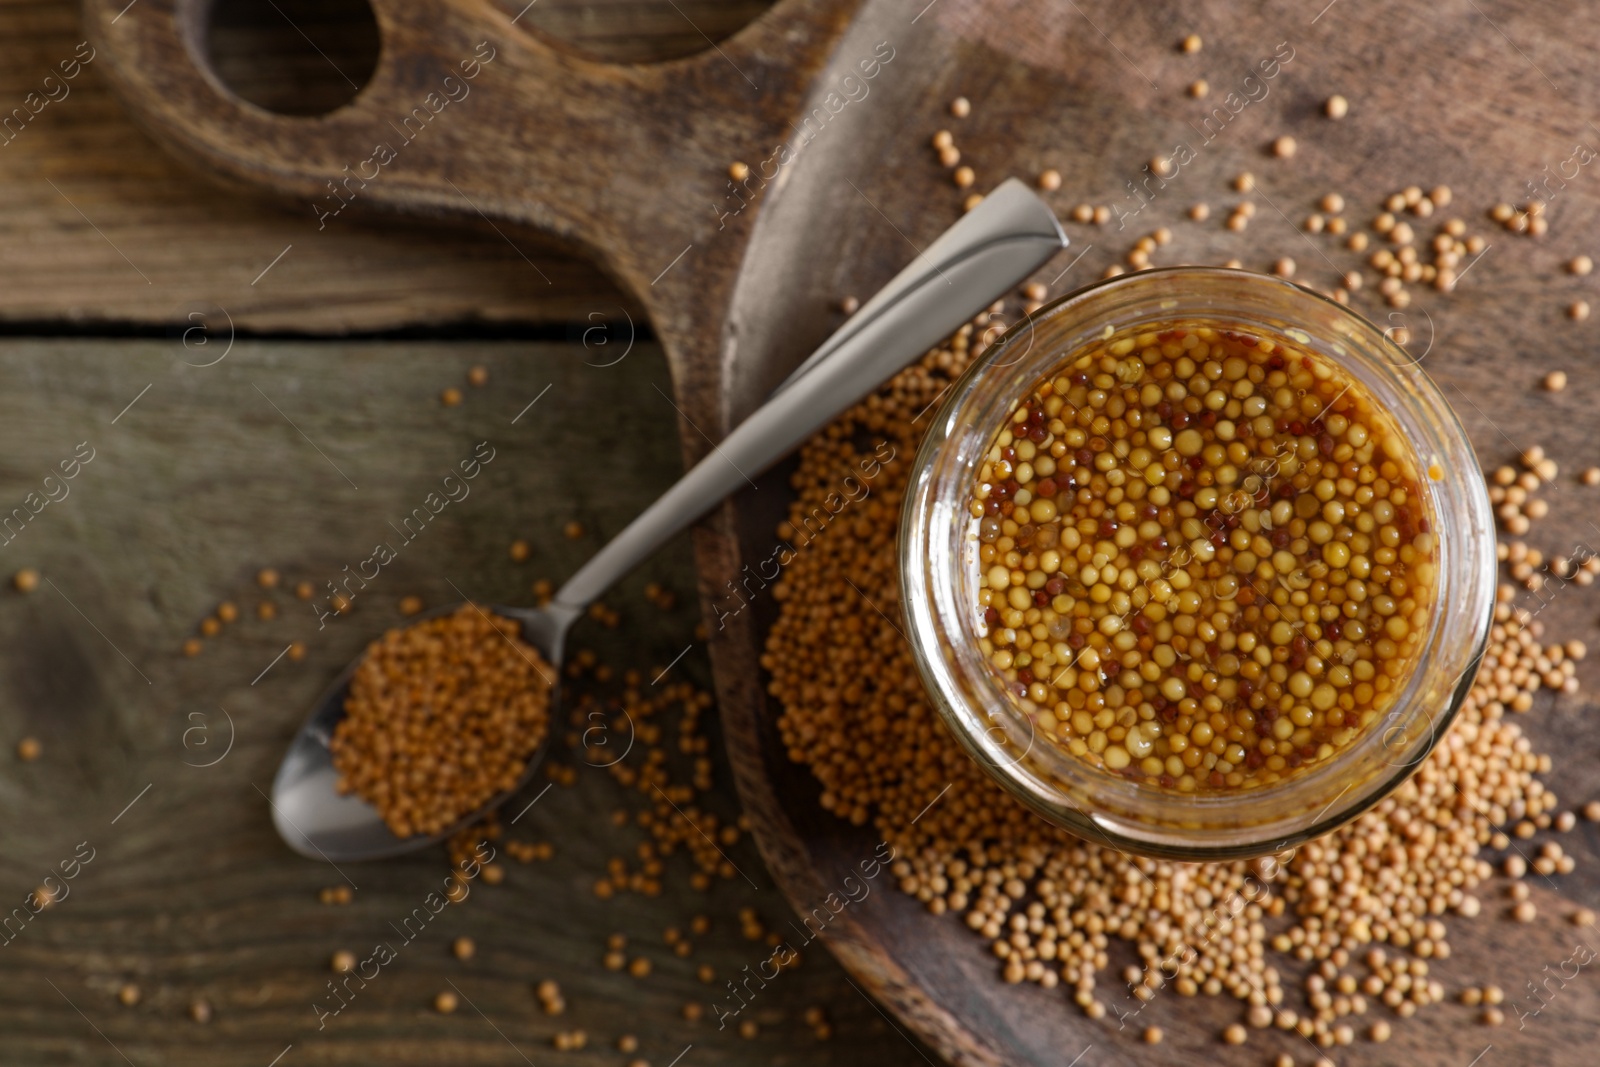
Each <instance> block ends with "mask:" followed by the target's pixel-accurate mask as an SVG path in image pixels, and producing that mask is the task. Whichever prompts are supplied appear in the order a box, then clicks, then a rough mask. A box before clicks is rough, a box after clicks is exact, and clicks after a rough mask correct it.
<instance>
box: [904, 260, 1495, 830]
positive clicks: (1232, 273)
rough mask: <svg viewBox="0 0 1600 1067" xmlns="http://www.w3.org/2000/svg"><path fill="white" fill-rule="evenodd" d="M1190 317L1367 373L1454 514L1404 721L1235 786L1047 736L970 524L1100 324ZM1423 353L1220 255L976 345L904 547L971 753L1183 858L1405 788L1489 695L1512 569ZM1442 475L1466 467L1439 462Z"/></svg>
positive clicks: (1102, 286)
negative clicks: (1155, 785)
mask: <svg viewBox="0 0 1600 1067" xmlns="http://www.w3.org/2000/svg"><path fill="white" fill-rule="evenodd" d="M1184 318H1188V319H1191V320H1193V319H1202V318H1204V319H1210V320H1215V321H1218V322H1219V323H1233V324H1236V325H1237V328H1239V329H1243V330H1259V331H1261V332H1262V333H1263V335H1267V336H1271V335H1273V334H1276V335H1282V336H1286V337H1288V338H1290V339H1292V340H1293V341H1295V342H1296V343H1298V344H1301V345H1302V346H1304V347H1307V348H1310V349H1312V350H1314V351H1316V352H1318V353H1319V354H1321V355H1322V356H1324V357H1325V358H1327V359H1328V360H1330V361H1331V362H1334V363H1336V364H1338V365H1339V366H1340V368H1341V370H1343V371H1344V372H1345V373H1346V374H1348V375H1349V376H1350V377H1352V378H1354V379H1357V380H1359V381H1360V382H1361V383H1362V384H1363V386H1365V387H1367V388H1368V390H1369V391H1371V392H1372V393H1373V394H1374V399H1375V400H1376V401H1378V402H1379V403H1380V405H1381V407H1382V408H1383V410H1384V412H1385V415H1386V416H1387V417H1388V418H1390V419H1392V420H1393V422H1394V423H1395V425H1396V427H1397V428H1398V430H1400V431H1402V432H1403V433H1404V435H1405V439H1406V440H1407V441H1408V442H1409V443H1410V444H1411V445H1412V447H1413V449H1414V450H1415V452H1416V459H1417V462H1418V470H1419V480H1420V481H1421V482H1422V485H1423V487H1424V489H1425V491H1426V492H1427V493H1428V497H1429V501H1428V502H1429V504H1430V506H1431V511H1432V513H1433V514H1434V515H1435V516H1436V517H1437V525H1436V533H1437V538H1438V544H1439V559H1438V563H1437V576H1436V581H1435V590H1434V593H1435V595H1434V602H1433V610H1432V611H1431V613H1430V621H1429V626H1430V631H1429V634H1428V638H1427V640H1426V641H1425V643H1424V646H1423V650H1422V652H1421V653H1420V659H1419V662H1418V663H1417V665H1416V666H1415V668H1414V670H1413V671H1412V674H1411V675H1410V676H1409V677H1408V679H1407V684H1406V686H1405V687H1404V688H1403V689H1402V690H1401V693H1400V695H1399V696H1398V697H1397V698H1396V699H1395V701H1394V703H1393V706H1392V707H1391V709H1390V710H1389V713H1388V716H1387V717H1386V718H1385V719H1384V720H1382V721H1380V722H1379V723H1374V724H1372V725H1371V726H1369V727H1367V728H1366V729H1367V733H1366V734H1365V735H1364V736H1363V737H1360V738H1358V739H1356V740H1355V741H1354V742H1352V744H1351V746H1350V748H1349V749H1348V750H1346V751H1343V752H1341V753H1339V754H1336V755H1335V756H1333V757H1331V758H1330V759H1328V760H1326V761H1324V762H1323V763H1322V764H1320V765H1319V766H1317V767H1314V768H1308V769H1306V770H1304V771H1302V772H1299V773H1297V774H1296V775H1293V776H1291V777H1289V778H1287V779H1285V780H1284V781H1282V782H1279V783H1274V784H1273V785H1270V786H1265V787H1261V788H1258V789H1248V790H1241V791H1236V792H1229V793H1216V794H1211V793H1207V794H1200V793H1196V794H1176V793H1169V792H1166V791H1162V790H1156V789H1152V788H1150V787H1148V786H1143V785H1139V784H1137V783H1134V782H1131V781H1128V780H1127V779H1124V778H1121V777H1118V776H1114V775H1111V774H1109V773H1107V772H1105V771H1102V770H1099V769H1097V768H1093V767H1091V766H1090V765H1089V764H1088V763H1086V762H1084V761H1082V760H1080V759H1078V758H1077V757H1074V756H1071V755H1070V754H1069V753H1066V752H1064V751H1062V750H1061V749H1059V748H1058V747H1057V746H1055V745H1054V744H1053V743H1052V742H1050V741H1048V740H1038V739H1036V738H1035V735H1034V732H1033V726H1032V723H1031V721H1029V720H1028V719H1027V717H1026V715H1024V714H1022V713H1021V712H1020V711H1019V710H1018V709H1016V707H1015V705H1014V704H1012V702H1011V701H1010V700H1009V698H1007V697H1006V696H1005V695H1004V694H1003V693H1002V692H1001V691H1000V689H999V687H998V686H997V685H995V684H994V682H993V681H992V679H991V678H990V677H988V676H987V674H986V671H987V666H986V665H982V661H981V660H980V659H978V657H977V653H976V635H975V634H973V633H971V632H970V627H971V626H972V625H973V624H974V613H973V612H972V611H971V609H970V601H969V600H968V599H967V598H966V597H964V596H963V594H962V588H961V587H962V577H961V575H962V574H963V573H964V569H965V567H966V566H967V564H966V563H964V562H963V553H964V552H966V551H967V549H968V546H969V545H970V543H971V541H970V536H971V535H970V516H969V515H968V514H967V513H966V512H965V510H964V499H963V497H964V494H963V493H962V492H961V491H960V490H961V489H962V488H964V486H970V485H971V484H972V480H973V477H974V476H975V474H976V464H977V463H978V462H979V460H980V458H981V456H982V455H983V454H985V453H987V452H988V450H989V447H990V445H991V444H992V438H993V435H994V433H995V432H996V431H997V430H998V428H999V427H1000V426H1001V425H1002V424H1003V421H1004V418H1005V417H1008V416H1009V413H1010V410H1009V407H1008V405H1010V404H1014V403H1015V401H1016V400H1017V398H1019V397H1021V396H1023V395H1025V394H1026V391H1027V390H1028V389H1029V388H1031V387H1032V386H1033V385H1034V384H1035V383H1036V382H1037V381H1038V380H1039V379H1041V378H1043V377H1044V376H1045V375H1046V374H1047V373H1049V372H1050V371H1052V370H1054V369H1055V368H1056V367H1058V366H1059V365H1060V364H1061V363H1062V362H1063V361H1064V360H1065V359H1067V358H1068V357H1069V356H1071V355H1072V354H1073V353H1074V352H1077V351H1079V350H1080V349H1081V348H1082V347H1083V346H1084V345H1085V344H1087V343H1090V342H1091V341H1093V340H1095V339H1096V338H1097V337H1098V338H1101V339H1104V338H1106V337H1109V336H1110V335H1111V332H1112V331H1113V330H1115V331H1116V332H1121V331H1123V330H1134V329H1136V328H1138V327H1139V326H1140V325H1142V324H1150V325H1154V324H1155V323H1158V322H1161V321H1168V322H1170V321H1172V320H1174V319H1184ZM1113 319H1115V320H1117V325H1115V326H1113V325H1112V320H1113ZM1307 327H1310V328H1307ZM1391 329H1392V328H1391ZM1420 358H1421V357H1417V358H1413V357H1411V356H1410V355H1409V354H1407V353H1406V350H1405V349H1404V348H1402V347H1400V346H1399V345H1398V344H1396V343H1395V342H1394V340H1393V338H1392V336H1391V334H1390V331H1387V330H1380V329H1379V328H1378V327H1377V326H1375V325H1374V324H1372V323H1371V322H1369V321H1368V320H1366V319H1365V318H1363V317H1361V316H1360V315H1358V314H1357V313H1356V312H1354V311H1352V310H1351V309H1349V308H1347V307H1345V306H1344V305H1342V304H1339V303H1337V302H1335V301H1333V300H1330V299H1328V298H1327V297H1324V296H1322V295H1320V294H1317V293H1314V292H1311V291H1309V290H1307V289H1304V288H1302V287H1300V286H1297V285H1294V284H1292V283H1290V282H1287V281H1284V280H1282V279H1279V278H1273V277H1269V276H1266V275H1262V274H1257V273H1254V272H1250V271H1241V270H1233V269H1228V268H1213V267H1170V268H1159V269H1152V270H1144V271H1139V272H1137V273H1134V274H1125V275H1121V276H1119V277H1115V278H1111V279H1106V280H1103V281H1100V282H1098V283H1095V284H1092V285H1090V286H1086V287H1084V288H1082V289H1079V290H1076V291H1075V292H1072V293H1069V294H1067V295H1065V296H1063V297H1061V298H1059V299H1058V300H1056V301H1053V302H1052V303H1050V304H1048V305H1046V306H1045V307H1043V308H1041V309H1040V310H1039V311H1037V312H1035V313H1034V314H1032V315H1030V316H1028V317H1027V319H1026V320H1025V321H1024V322H1021V323H1018V324H1017V325H1015V326H1013V327H1012V328H1011V329H1009V330H1008V331H1006V333H1005V334H1004V335H1002V336H1001V337H1000V338H999V339H998V340H997V341H996V342H995V343H994V344H993V345H992V346H990V347H989V348H988V349H986V350H985V351H984V352H983V353H982V354H980V355H979V356H977V357H975V358H974V360H973V361H972V363H971V364H970V365H969V366H968V368H967V369H966V370H965V372H963V374H962V375H961V376H960V377H958V378H957V380H956V381H955V382H954V383H953V384H952V385H951V387H950V389H949V391H948V393H947V395H946V397H945V399H944V400H943V402H942V404H941V406H940V408H939V411H938V413H937V415H935V416H934V419H933V422H932V424H931V428H930V430H929V432H928V434H927V436H926V437H925V438H924V440H923V443H922V446H921V448H920V449H919V450H918V453H917V456H916V458H915V460H914V462H913V466H912V470H911V475H910V482H909V488H908V494H907V498H906V501H905V505H904V508H903V511H902V517H901V529H900V542H899V549H900V560H899V572H900V578H901V590H902V592H901V597H902V602H903V604H904V609H905V615H906V619H907V623H908V626H909V637H910V644H911V647H912V653H913V661H914V662H915V664H916V667H917V670H918V672H919V674H920V676H921V678H922V681H923V684H924V688H925V690H926V691H927V693H928V696H929V699H930V702H931V703H932V704H933V706H934V708H935V710H936V711H937V713H938V714H939V715H940V717H941V718H942V719H943V720H944V722H945V724H946V725H947V726H948V727H949V728H950V729H951V731H952V732H953V733H954V734H955V736H956V738H957V739H958V741H960V743H961V744H962V745H963V747H964V748H965V749H966V750H967V752H968V754H969V755H971V756H972V757H973V758H974V759H975V760H977V761H978V762H979V764H980V765H981V766H983V767H984V768H985V770H986V771H988V772H989V774H990V776H991V777H992V778H994V779H996V780H997V781H998V782H999V783H1000V784H1001V785H1002V786H1003V787H1005V788H1006V789H1007V791H1008V792H1010V793H1011V794H1012V795H1013V796H1015V797H1017V798H1018V799H1020V800H1022V801H1023V802H1024V803H1025V804H1027V805H1028V806H1029V807H1030V808H1032V809H1033V810H1034V811H1036V812H1038V813H1039V814H1041V815H1042V816H1044V817H1045V818H1046V819H1047V820H1049V821H1051V822H1053V823H1055V824H1057V825H1060V826H1063V827H1064V828H1066V829H1068V830H1069V831H1072V832H1074V833H1076V834H1077V835H1078V836H1080V837H1083V838H1084V839H1086V840H1090V841H1096V840H1098V841H1101V842H1103V843H1107V844H1110V845H1112V846H1113V847H1117V848H1122V849H1126V850H1128V851H1135V852H1141V853H1144V854H1149V855H1157V856H1167V857H1173V858H1181V859H1222V858H1230V857H1241V856H1253V855H1261V854H1265V853H1270V852H1278V851H1282V850H1283V849H1285V848H1288V847H1292V846H1293V845H1295V844H1298V843H1299V842H1302V841H1305V840H1308V839H1310V838H1312V837H1316V836H1320V835H1321V834H1323V833H1326V832H1328V831H1329V830H1332V829H1335V828H1336V827H1337V826H1339V825H1342V824H1343V823H1345V822H1348V821H1349V820H1350V819H1352V818H1354V817H1356V816H1357V815H1359V814H1360V813H1361V812H1362V811H1365V810H1366V809H1368V808H1370V807H1372V806H1373V805H1375V804H1377V803H1378V802H1379V801H1381V800H1382V799H1383V798H1384V797H1385V796H1387V795H1388V794H1389V793H1391V792H1392V791H1393V790H1394V789H1395V788H1397V787H1398V786H1399V785H1400V784H1401V783H1402V782H1403V781H1405V780H1406V778H1408V777H1409V776H1410V774H1411V772H1412V771H1414V770H1415V769H1416V768H1417V767H1418V766H1420V764H1421V762H1422V760H1423V759H1424V758H1425V757H1426V756H1427V755H1428V753H1429V752H1431V751H1432V749H1433V747H1434V746H1435V745H1436V744H1437V743H1438V741H1439V740H1440V739H1441V738H1442V737H1443V735H1444V733H1445V731H1446V730H1447V729H1448V727H1449V724H1450V723H1451V721H1453V719H1454V716H1455V714H1456V712H1457V710H1458V709H1459V707H1460V705H1461V703H1462V701H1463V700H1464V699H1465V697H1466V694H1467V692H1468V691H1469V690H1470V688H1471V684H1472V680H1473V677H1474V675H1475V668H1476V665H1477V663H1478V661H1479V660H1480V659H1481V657H1482V655H1483V651H1484V649H1485V647H1486V646H1487V641H1488V636H1489V629H1490V622H1491V616H1492V612H1493V605H1494V588H1495V576H1496V566H1497V564H1496V561H1495V556H1494V526H1493V516H1492V513H1491V511H1490V506H1489V501H1488V496H1487V491H1486V488H1485V486H1484V482H1483V478H1482V474H1481V471H1480V470H1479V467H1478V465H1477V461H1476V458H1475V456H1474V454H1473V452H1472V447H1471V444H1470V442H1469V441H1468V439H1467V436H1466V433H1465V430H1464V429H1463V428H1462V426H1461V424H1460V422H1459V420H1458V419H1457V418H1456V416H1455V413H1454V411H1453V410H1452V409H1451V408H1450V406H1449V404H1448V403H1447V402H1446V400H1445V398H1444V396H1443V394H1442V393H1441V392H1440V391H1439V389H1438V387H1437V386H1436V385H1435V384H1434V383H1433V382H1432V381H1431V379H1429V378H1428V377H1427V375H1426V374H1425V372H1423V371H1422V369H1421V368H1420V366H1418V365H1417V364H1418V363H1419V362H1420ZM1002 408H1004V409H1005V410H1004V411H1003V412H1002V411H1001V409H1002ZM1430 469H1432V470H1441V469H1442V471H1444V472H1446V473H1448V474H1450V475H1451V476H1450V477H1441V478H1437V479H1435V478H1429V477H1427V475H1426V474H1423V473H1422V472H1424V471H1425V470H1430ZM963 483H964V485H963ZM957 505H960V507H959V508H958V506H957ZM979 665H982V666H983V668H984V669H983V670H979V669H977V667H978V666H979ZM1378 727H1382V729H1381V730H1379V729H1378ZM1024 728H1026V732H1024ZM1024 739H1025V740H1026V742H1027V744H1026V745H1024V744H1023V740H1024ZM1036 740H1037V743H1035V742H1036ZM1019 749H1020V750H1021V751H1020V753H1019V751H1018V750H1019Z"/></svg>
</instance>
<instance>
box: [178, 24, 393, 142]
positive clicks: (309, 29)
mask: <svg viewBox="0 0 1600 1067" xmlns="http://www.w3.org/2000/svg"><path fill="white" fill-rule="evenodd" d="M204 47H205V52H206V59H207V61H208V62H209V63H210V65H211V69H212V71H213V73H215V75H216V76H217V78H218V80H220V81H221V82H222V83H223V84H224V85H226V86H227V87H228V88H229V89H230V90H232V91H233V92H234V93H235V94H236V95H238V96H239V97H240V98H241V99H244V100H248V101H249V102H250V103H252V104H255V105H256V106H257V107H262V108H265V109H266V110H268V111H271V112H274V113H276V114H279V115H302V116H305V115H326V114H328V113H329V112H330V111H335V110H337V109H338V108H340V107H343V106H344V105H345V104H348V103H349V102H350V101H351V100H353V99H354V98H355V96H356V94H357V93H359V92H360V91H361V90H362V88H363V87H364V86H365V85H366V84H367V82H368V81H369V80H370V79H371V78H372V72H373V71H374V70H375V69H377V66H378V50H379V35H378V22H377V19H376V17H375V16H374V15H373V13H372V7H371V5H370V4H369V3H368V2H367V0H214V2H213V3H211V4H210V5H209V11H208V12H207V14H206V25H205V36H204Z"/></svg>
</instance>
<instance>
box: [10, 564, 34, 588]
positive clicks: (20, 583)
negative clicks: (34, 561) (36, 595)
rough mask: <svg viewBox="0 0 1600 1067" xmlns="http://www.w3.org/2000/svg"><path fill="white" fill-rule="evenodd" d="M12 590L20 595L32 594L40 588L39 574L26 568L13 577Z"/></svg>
mask: <svg viewBox="0 0 1600 1067" xmlns="http://www.w3.org/2000/svg"><path fill="white" fill-rule="evenodd" d="M11 588H13V589H15V590H16V591H17V592H19V593H31V592H33V591H34V590H35V589H37V588H39V572H38V571H36V570H34V569H33V568H32V567H24V568H22V569H21V570H20V571H18V572H17V573H16V574H13V575H12V576H11Z"/></svg>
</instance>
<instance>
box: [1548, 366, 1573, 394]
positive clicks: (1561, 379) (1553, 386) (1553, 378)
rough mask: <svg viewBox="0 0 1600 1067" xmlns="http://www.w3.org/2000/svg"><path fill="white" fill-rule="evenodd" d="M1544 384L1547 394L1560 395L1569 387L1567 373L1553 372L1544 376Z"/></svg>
mask: <svg viewBox="0 0 1600 1067" xmlns="http://www.w3.org/2000/svg"><path fill="white" fill-rule="evenodd" d="M1543 384H1544V387H1545V390H1546V391H1547V392H1551V393H1559V392H1561V391H1562V390H1563V389H1565V388H1566V387H1567V372H1566V371H1560V370H1553V371H1551V372H1550V373H1549V374H1546V375H1545V376H1544V383H1543Z"/></svg>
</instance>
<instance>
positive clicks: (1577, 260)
mask: <svg viewBox="0 0 1600 1067" xmlns="http://www.w3.org/2000/svg"><path fill="white" fill-rule="evenodd" d="M1567 270H1568V271H1570V272H1572V273H1573V274H1588V273H1589V272H1590V271H1592V270H1594V260H1592V259H1590V258H1589V257H1588V256H1573V257H1572V258H1571V259H1569V260H1567Z"/></svg>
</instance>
